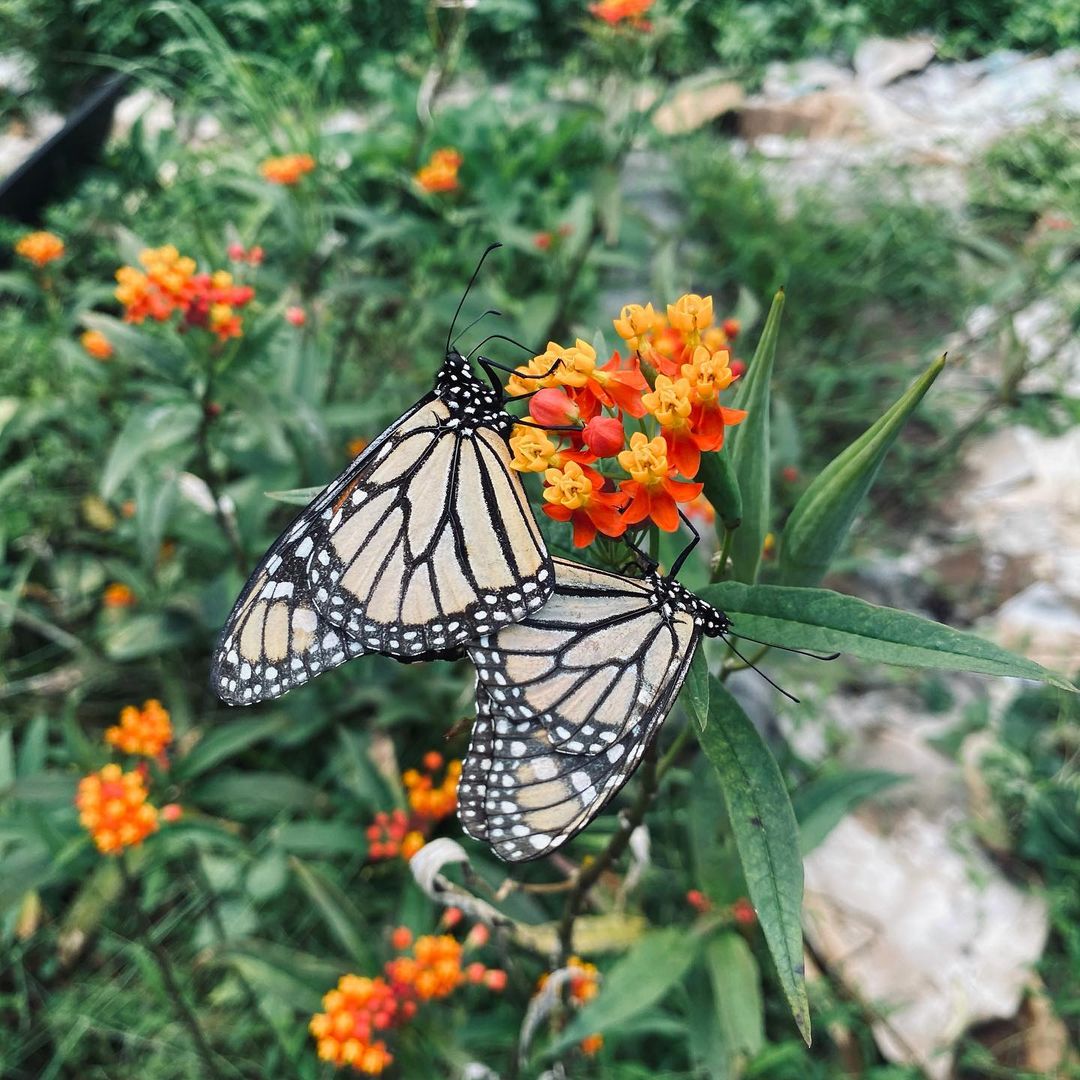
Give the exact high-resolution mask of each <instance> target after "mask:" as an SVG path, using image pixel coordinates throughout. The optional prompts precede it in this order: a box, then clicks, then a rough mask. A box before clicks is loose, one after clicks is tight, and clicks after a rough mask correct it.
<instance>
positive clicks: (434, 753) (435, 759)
mask: <svg viewBox="0 0 1080 1080" xmlns="http://www.w3.org/2000/svg"><path fill="white" fill-rule="evenodd" d="M442 763H443V756H442V754H440V753H439V751H438V750H429V751H428V752H427V753H426V754H425V755H424V768H425V769H427V771H428V772H435V771H436V770H437V769H441V768H442Z"/></svg>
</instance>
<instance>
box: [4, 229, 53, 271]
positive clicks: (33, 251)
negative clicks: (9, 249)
mask: <svg viewBox="0 0 1080 1080" xmlns="http://www.w3.org/2000/svg"><path fill="white" fill-rule="evenodd" d="M15 254H16V255H21V256H22V257H23V258H24V259H29V261H30V262H32V263H33V264H34V265H35V266H37V267H42V266H46V265H47V264H48V263H51V262H54V261H55V260H56V259H59V258H61V257H62V256H63V254H64V241H63V240H61V239H60V237H59V236H57V235H56V234H55V233H51V232H32V233H27V234H26V235H25V236H22V237H20V238H19V240H18V241H17V242H16V244H15Z"/></svg>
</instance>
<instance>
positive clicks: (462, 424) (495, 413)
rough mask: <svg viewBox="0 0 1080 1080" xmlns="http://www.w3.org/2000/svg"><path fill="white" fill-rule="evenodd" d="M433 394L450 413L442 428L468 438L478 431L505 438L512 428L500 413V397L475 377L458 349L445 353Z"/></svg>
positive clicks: (502, 411) (506, 415)
mask: <svg viewBox="0 0 1080 1080" xmlns="http://www.w3.org/2000/svg"><path fill="white" fill-rule="evenodd" d="M435 393H436V394H438V396H439V397H440V399H441V400H442V401H443V403H444V404H445V405H446V408H447V411H448V412H449V413H450V416H449V419H447V420H446V421H445V426H446V427H449V428H455V429H457V430H458V431H459V433H460V434H462V435H471V434H472V433H473V432H474V431H476V430H477V428H488V429H494V430H495V431H498V432H499V433H500V434H504V435H505V434H507V433H508V432H509V431H510V429H511V427H513V425H514V418H513V417H512V416H511V415H510V414H509V413H508V412H506V410H505V409H503V404H502V395H501V394H500V393H498V392H497V391H495V390H493V389H492V388H491V387H490V386H489V385H488V384H487V383H486V382H484V381H483V380H482V379H480V378H478V377H477V375H476V374H475V373H474V372H473V370H472V368H471V367H470V366H469V361H468V360H466V359H465V357H464V356H462V355H461V353H459V352H458V351H457V349H450V350H449V352H447V354H446V357H445V358H444V359H443V362H442V367H440V368H439V370H438V371H437V372H436V374H435Z"/></svg>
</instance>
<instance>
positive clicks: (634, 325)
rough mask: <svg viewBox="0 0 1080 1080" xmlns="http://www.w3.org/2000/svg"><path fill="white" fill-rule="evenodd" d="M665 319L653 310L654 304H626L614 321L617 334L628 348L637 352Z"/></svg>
mask: <svg viewBox="0 0 1080 1080" xmlns="http://www.w3.org/2000/svg"><path fill="white" fill-rule="evenodd" d="M662 322H663V319H662V318H661V316H659V315H657V313H656V311H654V310H653V306H652V304H646V305H645V306H644V307H642V305H641V304H626V305H624V306H623V309H622V311H621V312H620V313H619V317H618V318H617V319H613V320H612V324H613V325H614V327H615V333H616V334H618V335H619V337H621V338H622V339H623V341H625V342H626V347H627V348H628V349H631V350H632V351H633V352H637V351H638V350H639V349H640V348H641V346H642V344H643V342H644V341H645V339H646V338H647V337H648V336H649V335H650V334H651V333H652V332H653V331H654V330H658V329H660V327H661V324H662Z"/></svg>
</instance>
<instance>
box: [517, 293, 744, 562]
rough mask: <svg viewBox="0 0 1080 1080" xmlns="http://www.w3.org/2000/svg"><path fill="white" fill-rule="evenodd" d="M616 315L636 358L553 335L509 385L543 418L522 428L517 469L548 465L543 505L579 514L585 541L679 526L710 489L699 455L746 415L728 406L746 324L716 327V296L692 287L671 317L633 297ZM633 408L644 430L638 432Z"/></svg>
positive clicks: (581, 542)
mask: <svg viewBox="0 0 1080 1080" xmlns="http://www.w3.org/2000/svg"><path fill="white" fill-rule="evenodd" d="M613 322H614V327H615V331H616V333H617V334H618V335H619V336H620V337H621V338H622V339H623V340H624V341H625V342H626V345H627V348H628V349H629V350H630V355H629V356H627V357H625V358H624V357H623V356H621V355H620V353H619V352H615V353H614V354H613V355H612V356H611V358H610V359H609V360H608V361H607V362H606V363H604V364H601V363H600V362H599V361H598V359H597V355H596V350H595V349H594V348H593V347H592V346H591V345H590V344H589V343H588V342H586V341H582V340H581V339H580V338H579V339H578V340H577V341H576V342H575V343H574V344H573V345H572V346H570V347H564V346H562V345H560V344H558V343H557V342H554V341H551V342H548V346H547V349H546V351H545V352H544V353H542V354H541V355H539V356H535V357H533V358H532V359H531V360H530V361H529V362H528V363H527V364H524V365H522V366H520V367H518V369H517V370H516V372H515V373H514V374H513V375H512V376H511V377H510V379H509V381H508V384H507V390H508V392H509V393H510V394H511V395H514V396H519V397H520V396H522V395H531V397H530V401H529V416H528V418H527V420H528V424H532V425H537V426H526V425H525V424H519V425H518V426H516V427H515V429H514V431H513V432H512V434H511V438H510V448H511V451H512V453H513V460H512V462H511V467H512V468H514V469H517V470H518V471H520V472H539V473H543V477H544V489H543V499H544V505H543V511H544V513H545V514H547V515H548V517H551V518H554V519H555V520H556V521H567V522H570V523H571V525H572V526H573V533H574V545H575V546H576V547H585V546H586V545H587V544H590V543H592V541H593V540H594V539H595V538H596V535H597V533H602V534H603V535H605V536H612V537H616V536H622V535H623V533H624V532H626V530H627V529H628V528H631V527H633V526H637V525H644V524H646V523H648V522H651V523H653V524H655V525H656V526H658V527H659V528H661V529H663V530H664V531H666V532H674V531H675V529H677V528H678V525H679V505H680V504H685V505H687V506H692V505H694V504H695V502H696V500H698V499H700V497H701V492H702V485H701V484H700V483H696V482H693V478H694V476H695V475H696V474H697V472H698V469H699V467H700V465H701V455H702V453H704V452H711V451H716V450H719V449H720V448H721V447H722V446H723V443H724V432H725V430H726V428H727V427H729V426H731V425H733V424H737V423H739V422H740V421H741V420H742V419H743V418H744V416H745V415H746V414H745V413H744V412H742V411H741V410H739V409H732V408H729V407H727V406H726V405H723V404H721V400H720V395H721V394H722V393H723V391H725V390H727V389H728V388H729V387H730V386H731V384H732V383H733V382H734V380H735V379H736V378H737V377H738V375H739V373H740V371H739V370H737V369H736V363H737V362H735V361H732V359H731V356H730V352H729V345H730V343H731V341H732V339H733V338H734V337H735V336H736V335H737V333H738V330H739V327H738V323H736V322H735V321H734V320H732V319H729V320H727V321H726V322H725V323H724V324H723V325H722V326H719V327H718V326H713V303H712V297H701V296H697V295H696V294H687V295H685V296H682V297H680V298H679V299H678V300H677V301H676V302H675V303H674V304H669V305H668V308H667V314H666V315H663V314H660V313H659V312H657V311H655V310H654V309H653V306H652V304H646V305H644V306H643V305H641V304H629V305H627V306H626V307H624V308H623V309H622V312H621V313H620V315H619V317H618V318H617V319H615V320H613ZM628 418H629V419H632V420H634V421H636V422H637V423H636V427H637V428H638V430H636V431H634V432H632V434H631V435H630V438H629V441H627V440H626V437H625V433H624V425H625V424H626V421H627V419H628ZM566 428H576V430H570V431H569V432H566V431H560V430H559V429H566ZM541 429H543V430H541ZM557 432H558V433H557ZM604 462H606V464H603V463H604ZM617 470H622V473H623V474H625V475H623V476H620V475H619V473H618V471H617ZM679 477H681V479H679ZM709 509H710V510H711V507H710V508H709Z"/></svg>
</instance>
